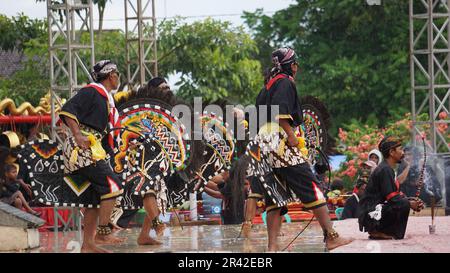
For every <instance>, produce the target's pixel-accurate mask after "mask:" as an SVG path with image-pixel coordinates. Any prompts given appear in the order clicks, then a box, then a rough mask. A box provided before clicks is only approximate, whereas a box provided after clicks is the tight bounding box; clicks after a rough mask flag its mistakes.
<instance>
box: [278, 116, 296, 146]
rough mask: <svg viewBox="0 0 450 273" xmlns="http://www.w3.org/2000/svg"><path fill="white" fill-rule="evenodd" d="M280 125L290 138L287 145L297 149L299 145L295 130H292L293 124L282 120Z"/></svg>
mask: <svg viewBox="0 0 450 273" xmlns="http://www.w3.org/2000/svg"><path fill="white" fill-rule="evenodd" d="M279 123H280V126H281V128H283V130H284V131H285V132H286V134H287V136H288V138H287V144H288V145H289V146H291V147H296V146H297V145H298V139H297V137H296V136H295V133H294V130H293V129H292V127H291V124H289V121H288V120H287V119H280V120H279Z"/></svg>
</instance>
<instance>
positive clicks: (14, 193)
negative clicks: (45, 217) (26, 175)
mask: <svg viewBox="0 0 450 273" xmlns="http://www.w3.org/2000/svg"><path fill="white" fill-rule="evenodd" d="M20 187H23V188H24V189H26V191H27V192H29V194H30V195H31V187H30V185H28V184H25V183H24V182H23V180H22V179H17V167H16V166H15V165H13V164H6V165H5V179H4V180H2V181H1V182H0V201H2V202H4V203H6V204H8V205H12V206H14V207H16V208H18V209H25V211H26V212H28V213H31V214H33V215H36V216H40V215H41V214H40V213H39V212H37V211H35V210H33V209H32V208H31V207H30V206H29V205H28V202H27V201H26V200H25V197H24V196H23V194H22V192H20Z"/></svg>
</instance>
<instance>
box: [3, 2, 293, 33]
mask: <svg viewBox="0 0 450 273" xmlns="http://www.w3.org/2000/svg"><path fill="white" fill-rule="evenodd" d="M132 2H134V1H132ZM144 2H145V0H144ZM294 2H295V1H294V0H226V1H224V0H156V2H155V3H156V16H157V17H158V18H164V17H173V16H183V17H189V20H202V19H204V18H205V17H206V16H211V17H213V18H215V19H220V20H227V21H231V22H232V23H233V24H235V25H240V24H242V23H243V20H242V19H241V18H240V15H242V13H243V11H255V10H256V9H257V8H263V9H264V11H265V12H267V13H269V14H271V12H274V11H277V10H280V9H283V8H286V7H287V6H289V5H290V4H292V3H294ZM20 12H23V13H24V14H25V15H27V16H29V17H32V18H41V19H43V18H45V17H46V15H47V10H46V3H45V2H42V3H36V1H35V0H0V13H1V14H5V15H7V16H13V15H17V14H18V13H20ZM124 18H125V14H124V0H111V1H110V2H108V4H107V7H106V11H105V23H104V27H105V28H121V29H123V28H124V24H125V22H124ZM97 19H98V13H97V9H96V8H94V20H97ZM95 25H96V26H97V25H98V21H95Z"/></svg>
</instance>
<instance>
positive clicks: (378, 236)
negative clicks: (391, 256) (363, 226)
mask: <svg viewBox="0 0 450 273" xmlns="http://www.w3.org/2000/svg"><path fill="white" fill-rule="evenodd" d="M369 239H371V240H393V239H394V237H392V236H390V235H387V234H384V233H383V232H378V231H375V232H370V233H369Z"/></svg>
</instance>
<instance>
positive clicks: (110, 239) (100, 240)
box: [95, 234, 127, 245]
mask: <svg viewBox="0 0 450 273" xmlns="http://www.w3.org/2000/svg"><path fill="white" fill-rule="evenodd" d="M126 240H127V238H121V237H116V236H114V235H112V234H109V235H98V234H97V235H95V243H96V244H99V245H114V244H121V243H123V242H125V241H126Z"/></svg>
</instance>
